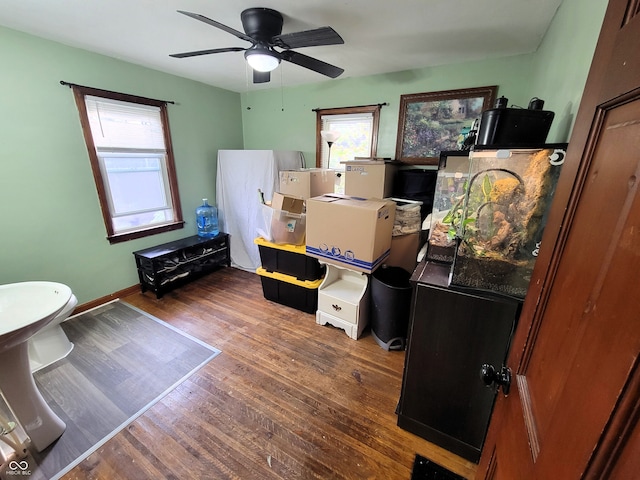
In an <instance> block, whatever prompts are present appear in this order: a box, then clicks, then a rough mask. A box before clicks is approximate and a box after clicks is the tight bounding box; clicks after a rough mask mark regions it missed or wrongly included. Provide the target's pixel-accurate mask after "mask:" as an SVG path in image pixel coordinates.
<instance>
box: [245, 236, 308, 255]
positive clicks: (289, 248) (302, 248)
mask: <svg viewBox="0 0 640 480" xmlns="http://www.w3.org/2000/svg"><path fill="white" fill-rule="evenodd" d="M253 243H255V244H256V245H259V246H263V247H269V248H277V249H278V250H284V251H286V252H292V253H301V254H302V255H306V254H307V250H306V245H291V244H290V243H284V244H278V243H271V242H267V241H266V240H265V239H264V238H262V237H258V238H255V239H254V240H253Z"/></svg>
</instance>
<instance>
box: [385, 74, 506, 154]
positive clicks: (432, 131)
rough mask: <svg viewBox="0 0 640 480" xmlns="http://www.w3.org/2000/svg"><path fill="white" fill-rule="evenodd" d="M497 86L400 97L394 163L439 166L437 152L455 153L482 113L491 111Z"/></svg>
mask: <svg viewBox="0 0 640 480" xmlns="http://www.w3.org/2000/svg"><path fill="white" fill-rule="evenodd" d="M497 90H498V87H497V86H495V85H494V86H489V87H478V88H464V89H461V90H444V91H441V92H431V93H412V94H409V95H401V96H400V117H399V119H398V140H397V143H396V160H399V161H401V162H405V163H411V164H422V165H438V160H439V158H440V152H443V151H448V150H458V149H459V141H460V140H461V139H462V138H463V137H464V135H465V133H468V132H469V129H470V128H471V125H472V124H473V122H474V120H476V119H478V120H480V116H481V114H482V112H483V111H484V110H487V109H489V108H493V104H494V101H495V98H496V92H497Z"/></svg>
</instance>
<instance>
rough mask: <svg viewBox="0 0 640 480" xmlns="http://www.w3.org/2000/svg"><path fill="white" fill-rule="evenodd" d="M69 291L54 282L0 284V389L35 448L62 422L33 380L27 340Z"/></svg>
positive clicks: (58, 432) (48, 439)
mask: <svg viewBox="0 0 640 480" xmlns="http://www.w3.org/2000/svg"><path fill="white" fill-rule="evenodd" d="M71 294H72V292H71V289H70V288H69V287H67V286H66V285H63V284H61V283H55V282H20V283H12V284H7V285H0V392H2V395H3V397H4V399H5V400H6V402H7V404H8V405H9V408H10V409H11V411H12V412H13V414H14V415H15V416H16V419H17V420H18V422H19V423H20V424H21V425H22V428H23V429H24V430H25V432H26V433H27V435H29V437H30V438H31V444H32V445H33V446H34V448H35V449H36V450H37V451H39V452H40V451H42V450H44V449H45V448H47V447H48V446H49V445H50V444H51V443H53V442H54V441H55V440H56V439H58V437H60V435H62V433H63V432H64V430H65V428H66V425H65V424H64V422H63V421H62V420H60V418H59V417H58V416H57V415H56V414H55V413H54V412H53V411H52V410H51V408H50V407H49V406H48V405H47V403H46V402H45V401H44V398H42V394H41V393H40V391H39V390H38V388H37V386H36V384H35V382H34V380H33V376H32V374H31V369H30V366H29V350H28V342H27V340H28V339H29V337H31V336H32V335H34V334H35V333H36V332H38V331H39V330H40V329H41V328H43V327H45V326H46V325H47V324H48V323H49V322H50V321H51V320H53V318H54V317H55V316H56V315H57V314H58V313H59V312H60V311H61V310H62V309H63V308H64V306H65V305H66V304H67V302H68V301H69V299H70V298H71Z"/></svg>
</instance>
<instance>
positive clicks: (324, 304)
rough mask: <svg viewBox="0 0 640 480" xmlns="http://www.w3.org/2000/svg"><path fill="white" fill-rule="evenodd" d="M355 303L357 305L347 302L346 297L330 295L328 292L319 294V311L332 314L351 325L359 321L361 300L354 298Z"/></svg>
mask: <svg viewBox="0 0 640 480" xmlns="http://www.w3.org/2000/svg"><path fill="white" fill-rule="evenodd" d="M334 285H335V284H334ZM354 301H355V302H356V303H353V302H350V301H347V300H346V299H345V298H344V297H342V298H341V297H339V296H334V295H330V294H328V293H327V292H318V310H321V311H323V312H326V313H330V314H331V315H333V316H334V317H338V318H340V319H342V320H345V321H347V322H350V323H356V322H357V321H358V301H359V298H354Z"/></svg>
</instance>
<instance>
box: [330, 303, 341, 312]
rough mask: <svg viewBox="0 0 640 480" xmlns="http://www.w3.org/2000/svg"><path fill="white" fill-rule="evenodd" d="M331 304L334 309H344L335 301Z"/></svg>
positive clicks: (337, 310)
mask: <svg viewBox="0 0 640 480" xmlns="http://www.w3.org/2000/svg"><path fill="white" fill-rule="evenodd" d="M331 306H332V307H333V309H334V310H335V311H336V312H339V311H340V310H342V307H341V306H340V305H336V304H335V303H334V304H333V305H331Z"/></svg>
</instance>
